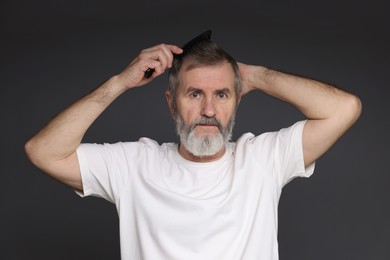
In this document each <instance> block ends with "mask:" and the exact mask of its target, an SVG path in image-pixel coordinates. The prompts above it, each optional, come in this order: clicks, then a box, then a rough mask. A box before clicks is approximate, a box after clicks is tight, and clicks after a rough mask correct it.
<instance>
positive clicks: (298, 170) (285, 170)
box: [274, 121, 315, 187]
mask: <svg viewBox="0 0 390 260" xmlns="http://www.w3.org/2000/svg"><path fill="white" fill-rule="evenodd" d="M305 123H306V121H299V122H297V123H295V124H294V125H292V126H290V127H288V128H283V129H281V130H280V131H279V132H277V137H276V141H275V149H274V153H275V170H276V174H277V178H278V182H279V185H280V186H281V187H283V186H284V185H286V184H287V183H288V182H290V181H291V180H292V179H294V178H296V177H306V178H307V177H310V176H311V175H312V174H313V172H314V167H315V163H312V164H311V165H309V166H308V167H305V163H304V156H303V146H302V133H303V128H304V126H305Z"/></svg>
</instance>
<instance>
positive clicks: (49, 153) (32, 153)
mask: <svg viewBox="0 0 390 260" xmlns="http://www.w3.org/2000/svg"><path fill="white" fill-rule="evenodd" d="M124 91H125V87H123V84H121V81H120V80H118V78H117V77H113V78H111V79H110V80H108V81H107V82H105V83H104V84H103V85H101V86H100V87H99V88H97V89H96V90H94V91H93V92H91V93H90V94H88V95H86V96H85V97H83V98H82V99H80V100H78V101H77V102H75V103H74V104H72V105H70V106H69V107H68V108H66V109H65V110H64V111H62V112H61V113H59V114H58V115H57V116H56V117H54V118H53V119H52V120H51V121H50V122H49V123H48V124H47V126H45V127H44V128H43V129H42V130H41V131H40V132H39V133H38V134H37V135H35V136H34V137H33V138H32V139H31V140H30V141H29V142H28V143H27V144H26V151H27V154H28V156H29V157H30V159H31V160H32V161H33V162H34V163H35V164H37V165H38V166H40V164H42V163H48V162H50V161H57V160H61V159H64V158H66V157H67V156H69V155H71V154H72V153H74V152H75V151H76V149H77V147H78V146H79V145H80V142H81V140H82V138H83V136H84V134H85V132H86V131H87V129H88V128H89V127H90V126H91V124H92V123H93V122H94V121H95V120H96V118H97V117H98V116H99V115H100V114H101V113H102V112H103V111H104V110H105V109H106V108H107V107H108V106H109V105H110V104H111V102H112V101H114V100H115V99H116V98H117V97H118V96H119V95H120V94H121V93H123V92H124Z"/></svg>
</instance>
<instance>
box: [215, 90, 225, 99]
mask: <svg viewBox="0 0 390 260" xmlns="http://www.w3.org/2000/svg"><path fill="white" fill-rule="evenodd" d="M217 97H218V98H219V99H224V98H227V94H226V93H225V92H219V93H218V94H217Z"/></svg>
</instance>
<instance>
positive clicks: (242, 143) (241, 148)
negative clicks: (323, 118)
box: [77, 121, 314, 260]
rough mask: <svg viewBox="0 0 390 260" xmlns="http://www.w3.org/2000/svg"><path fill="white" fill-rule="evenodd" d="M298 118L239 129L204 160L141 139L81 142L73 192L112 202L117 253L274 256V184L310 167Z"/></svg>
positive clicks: (272, 259) (216, 258) (126, 258)
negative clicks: (267, 128) (264, 128)
mask: <svg viewBox="0 0 390 260" xmlns="http://www.w3.org/2000/svg"><path fill="white" fill-rule="evenodd" d="M304 123H305V122H304V121H301V122H298V123H296V124H295V125H293V126H291V127H289V128H285V129H282V130H280V131H278V132H272V133H264V134H262V135H259V136H257V137H256V136H254V135H253V134H251V133H247V134H244V135H242V136H241V137H240V138H239V140H237V142H236V143H229V144H228V145H227V149H226V152H225V154H224V155H223V157H222V158H220V159H219V160H217V161H213V162H208V163H196V162H192V161H188V160H186V159H184V158H183V157H181V155H180V154H179V153H178V149H177V147H178V146H177V144H173V143H165V144H162V145H159V144H158V143H156V142H155V141H153V140H151V139H148V138H141V139H140V140H139V141H138V142H126V143H116V144H104V145H99V144H82V145H81V146H80V147H79V148H78V150H77V154H78V158H79V162H80V168H81V173H82V180H83V190H84V194H80V195H82V196H88V195H93V196H99V197H103V198H105V199H106V200H108V201H110V202H112V203H115V205H116V207H117V210H118V214H119V221H120V242H121V256H122V259H123V260H130V259H132V260H134V259H151V260H160V259H169V260H174V259H181V260H182V259H184V260H191V259H196V260H200V259H202V260H208V259H213V260H221V259H223V260H230V259H231V260H238V259H245V260H250V259H256V260H262V259H264V260H276V259H278V242H277V228H278V215H277V210H278V202H279V198H280V194H281V190H282V188H283V186H284V185H285V184H286V183H288V182H289V181H290V180H291V179H293V178H295V177H298V176H301V177H309V176H310V175H311V174H312V173H313V170H314V164H313V165H311V166H310V167H308V168H306V169H305V167H304V162H303V152H302V129H303V126H304Z"/></svg>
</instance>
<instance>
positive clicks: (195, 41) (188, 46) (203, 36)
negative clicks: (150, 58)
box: [145, 30, 211, 78]
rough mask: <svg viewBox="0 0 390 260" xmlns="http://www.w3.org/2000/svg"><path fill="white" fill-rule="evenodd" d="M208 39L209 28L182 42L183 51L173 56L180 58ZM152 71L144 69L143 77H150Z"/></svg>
mask: <svg viewBox="0 0 390 260" xmlns="http://www.w3.org/2000/svg"><path fill="white" fill-rule="evenodd" d="M210 40H211V30H207V31H205V32H203V33H201V34H199V35H198V36H196V37H195V38H193V39H192V40H190V41H189V42H187V43H186V44H184V45H183V47H182V49H183V52H182V53H181V54H173V56H174V58H175V59H182V58H183V57H184V56H186V55H187V54H189V53H191V50H192V49H193V48H194V47H195V46H197V45H198V44H199V43H201V42H204V41H210ZM153 72H154V69H152V68H148V69H147V70H146V71H145V78H150V76H152V74H153Z"/></svg>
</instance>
